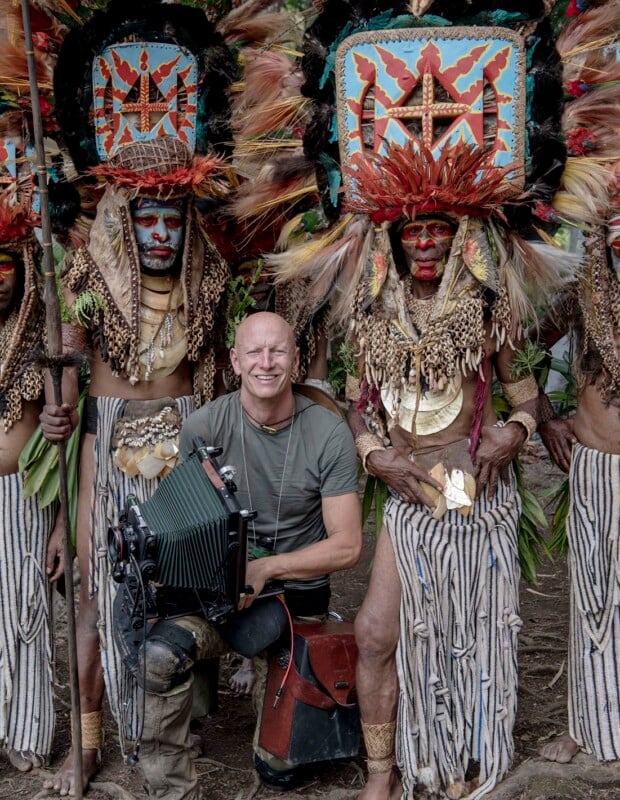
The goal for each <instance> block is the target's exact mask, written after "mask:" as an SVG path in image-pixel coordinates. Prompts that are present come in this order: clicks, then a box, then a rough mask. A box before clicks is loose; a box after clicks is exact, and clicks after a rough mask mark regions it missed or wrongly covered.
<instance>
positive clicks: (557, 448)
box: [538, 419, 577, 472]
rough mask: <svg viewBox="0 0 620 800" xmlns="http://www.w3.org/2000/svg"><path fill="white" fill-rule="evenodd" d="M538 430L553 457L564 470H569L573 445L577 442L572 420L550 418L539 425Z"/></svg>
mask: <svg viewBox="0 0 620 800" xmlns="http://www.w3.org/2000/svg"><path fill="white" fill-rule="evenodd" d="M538 432H539V433H540V436H541V438H542V440H543V442H544V445H545V447H546V448H547V450H548V451H549V453H550V455H551V458H552V459H553V460H554V461H555V463H556V464H557V465H558V467H559V468H560V469H561V470H562V471H563V472H568V471H569V469H570V460H571V455H572V451H573V445H576V444H577V437H576V436H575V434H574V433H573V423H572V420H570V419H550V420H549V421H548V422H545V423H543V424H542V425H539V426H538Z"/></svg>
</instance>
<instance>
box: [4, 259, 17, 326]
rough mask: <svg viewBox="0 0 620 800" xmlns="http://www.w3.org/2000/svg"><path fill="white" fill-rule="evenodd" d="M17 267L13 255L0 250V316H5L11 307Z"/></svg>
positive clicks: (15, 285) (15, 286)
mask: <svg viewBox="0 0 620 800" xmlns="http://www.w3.org/2000/svg"><path fill="white" fill-rule="evenodd" d="M17 280H18V276H17V267H16V265H15V261H14V259H13V257H12V256H11V255H10V254H8V253H1V252H0V316H1V317H6V316H7V315H8V314H10V312H11V310H12V308H13V301H14V299H15V289H16V288H17Z"/></svg>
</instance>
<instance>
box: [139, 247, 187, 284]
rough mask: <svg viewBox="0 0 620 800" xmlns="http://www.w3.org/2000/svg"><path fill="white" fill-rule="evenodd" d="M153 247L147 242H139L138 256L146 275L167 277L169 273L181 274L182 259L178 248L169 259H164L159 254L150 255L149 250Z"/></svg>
mask: <svg viewBox="0 0 620 800" xmlns="http://www.w3.org/2000/svg"><path fill="white" fill-rule="evenodd" d="M151 249H152V248H151V247H149V246H148V245H146V244H138V256H139V258H140V271H141V272H144V273H145V274H146V275H152V276H155V277H158V276H161V277H166V276H167V275H179V273H180V272H181V259H180V258H179V251H180V248H179V250H176V251H175V252H174V253H173V254H172V255H171V256H170V258H169V259H166V260H165V261H163V260H162V259H161V258H158V257H157V256H153V257H151V256H149V255H148V252H149V250H151Z"/></svg>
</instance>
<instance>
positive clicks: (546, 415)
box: [538, 394, 558, 425]
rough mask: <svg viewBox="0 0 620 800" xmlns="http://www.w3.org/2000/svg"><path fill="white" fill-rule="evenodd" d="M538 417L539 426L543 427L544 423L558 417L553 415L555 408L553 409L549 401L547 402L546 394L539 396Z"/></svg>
mask: <svg viewBox="0 0 620 800" xmlns="http://www.w3.org/2000/svg"><path fill="white" fill-rule="evenodd" d="M538 416H539V423H538V424H539V425H543V424H544V423H545V422H549V421H550V420H552V419H557V417H558V415H557V414H556V413H555V408H554V407H553V405H552V403H551V400H549V398H548V397H547V395H546V394H541V395H540V401H539V404H538Z"/></svg>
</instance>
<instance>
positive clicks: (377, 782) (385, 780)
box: [357, 770, 403, 800]
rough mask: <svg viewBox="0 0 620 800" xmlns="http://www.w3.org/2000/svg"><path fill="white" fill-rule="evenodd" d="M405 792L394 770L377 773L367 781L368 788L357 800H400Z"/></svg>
mask: <svg viewBox="0 0 620 800" xmlns="http://www.w3.org/2000/svg"><path fill="white" fill-rule="evenodd" d="M402 796H403V790H402V788H401V785H400V781H399V780H398V778H397V777H396V774H395V773H394V770H391V771H390V772H375V773H374V774H372V775H369V776H368V778H367V779H366V786H364V788H363V789H362V791H361V793H360V794H359V795H358V796H357V800H400V798H401V797H402Z"/></svg>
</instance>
